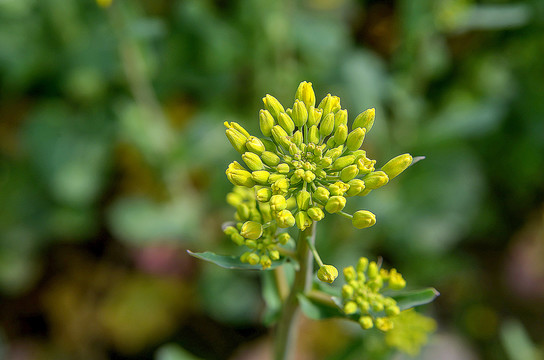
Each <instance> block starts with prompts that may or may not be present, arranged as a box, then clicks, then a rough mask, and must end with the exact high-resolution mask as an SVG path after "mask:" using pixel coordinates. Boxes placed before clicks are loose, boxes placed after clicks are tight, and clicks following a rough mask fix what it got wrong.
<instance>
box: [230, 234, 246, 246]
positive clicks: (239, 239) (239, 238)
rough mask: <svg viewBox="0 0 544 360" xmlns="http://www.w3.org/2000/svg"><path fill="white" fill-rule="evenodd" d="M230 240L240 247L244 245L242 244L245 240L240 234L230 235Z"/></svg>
mask: <svg viewBox="0 0 544 360" xmlns="http://www.w3.org/2000/svg"><path fill="white" fill-rule="evenodd" d="M230 239H231V240H232V242H233V243H235V244H236V245H238V246H242V245H244V242H245V240H246V239H244V237H243V236H242V235H240V234H232V236H231V237H230Z"/></svg>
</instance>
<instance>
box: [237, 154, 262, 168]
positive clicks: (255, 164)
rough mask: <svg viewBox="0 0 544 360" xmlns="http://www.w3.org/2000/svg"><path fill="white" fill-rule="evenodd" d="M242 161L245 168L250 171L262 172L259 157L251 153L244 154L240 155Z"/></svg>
mask: <svg viewBox="0 0 544 360" xmlns="http://www.w3.org/2000/svg"><path fill="white" fill-rule="evenodd" d="M242 160H244V162H245V163H246V165H247V167H248V168H249V169H250V170H252V171H256V170H262V169H263V168H264V165H263V162H262V161H261V158H260V157H259V155H257V154H255V153H252V152H249V151H248V152H245V153H244V154H243V155H242Z"/></svg>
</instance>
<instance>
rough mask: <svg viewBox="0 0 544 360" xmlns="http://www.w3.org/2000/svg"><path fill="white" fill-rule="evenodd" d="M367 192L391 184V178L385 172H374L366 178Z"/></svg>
mask: <svg viewBox="0 0 544 360" xmlns="http://www.w3.org/2000/svg"><path fill="white" fill-rule="evenodd" d="M364 182H365V188H366V190H374V189H377V188H379V187H382V186H384V185H385V184H387V183H388V182H389V177H388V176H387V174H386V173H384V172H383V171H380V170H378V171H373V172H371V173H370V174H368V175H367V176H365V177H364Z"/></svg>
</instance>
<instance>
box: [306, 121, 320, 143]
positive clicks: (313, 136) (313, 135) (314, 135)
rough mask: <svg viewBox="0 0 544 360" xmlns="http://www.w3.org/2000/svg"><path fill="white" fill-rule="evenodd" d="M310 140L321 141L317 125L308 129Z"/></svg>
mask: <svg viewBox="0 0 544 360" xmlns="http://www.w3.org/2000/svg"><path fill="white" fill-rule="evenodd" d="M308 141H309V142H310V143H313V144H317V143H318V142H319V129H318V128H317V126H316V125H312V126H310V129H309V130H308Z"/></svg>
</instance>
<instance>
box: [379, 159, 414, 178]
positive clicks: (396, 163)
mask: <svg viewBox="0 0 544 360" xmlns="http://www.w3.org/2000/svg"><path fill="white" fill-rule="evenodd" d="M412 160H413V159H412V155H410V154H403V155H399V156H397V157H394V158H393V159H391V160H389V161H388V162H387V163H386V164H385V165H384V166H383V167H382V171H383V172H384V173H386V174H387V176H388V177H389V180H391V179H393V178H394V177H396V176H397V175H399V174H400V173H401V172H403V171H404V170H406V169H407V168H408V166H410V164H412Z"/></svg>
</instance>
